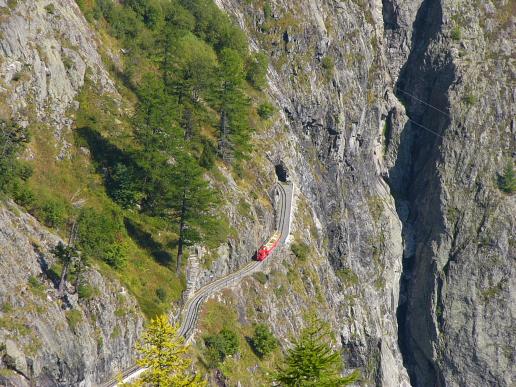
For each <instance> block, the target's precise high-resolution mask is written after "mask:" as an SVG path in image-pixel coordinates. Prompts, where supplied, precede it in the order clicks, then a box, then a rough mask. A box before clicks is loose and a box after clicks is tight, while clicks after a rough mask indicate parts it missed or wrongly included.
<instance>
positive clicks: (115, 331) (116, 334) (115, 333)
mask: <svg viewBox="0 0 516 387" xmlns="http://www.w3.org/2000/svg"><path fill="white" fill-rule="evenodd" d="M121 335H122V330H121V329H120V327H119V326H118V325H116V326H115V327H114V328H113V331H112V332H111V338H112V339H116V338H118V337H120V336H121Z"/></svg>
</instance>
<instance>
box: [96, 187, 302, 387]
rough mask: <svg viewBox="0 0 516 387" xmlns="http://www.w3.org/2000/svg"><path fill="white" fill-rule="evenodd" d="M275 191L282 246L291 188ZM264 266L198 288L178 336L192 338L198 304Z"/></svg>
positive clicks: (110, 386) (129, 375)
mask: <svg viewBox="0 0 516 387" xmlns="http://www.w3.org/2000/svg"><path fill="white" fill-rule="evenodd" d="M276 190H277V193H278V195H279V197H278V202H279V203H278V207H279V208H278V209H277V210H276V216H275V218H276V222H275V223H276V230H279V231H280V232H281V237H280V244H284V243H285V241H286V239H287V237H288V235H289V233H290V218H291V208H292V190H293V186H292V184H290V185H287V186H286V187H285V186H284V185H283V184H281V183H278V184H276ZM287 191H288V192H287ZM276 250H277V249H276ZM276 250H274V251H273V252H272V253H271V255H274V253H275V251H276ZM268 259H270V256H269V257H268ZM264 263H265V261H263V262H259V261H251V262H249V263H248V264H247V265H245V266H243V267H241V268H240V269H239V270H237V271H235V272H233V273H231V274H228V275H227V276H225V277H222V278H219V279H217V280H215V281H213V282H210V283H209V284H206V285H204V286H203V287H201V288H199V289H198V290H197V291H196V292H195V293H194V295H193V296H192V297H191V298H190V299H189V300H188V301H187V302H186V303H185V305H184V307H183V309H182V313H181V317H182V318H181V326H180V328H179V331H178V333H179V334H180V335H181V336H183V337H184V338H185V341H186V342H188V341H189V340H190V338H191V337H192V335H193V333H194V331H195V327H196V324H197V321H198V319H199V314H200V311H201V307H202V304H203V303H204V301H205V300H206V299H207V298H208V297H209V296H211V295H212V294H215V293H217V292H218V291H220V290H222V289H224V288H227V287H229V286H233V285H235V284H237V283H238V282H240V281H241V280H242V279H243V278H244V277H247V276H249V275H251V274H253V273H254V272H256V271H259V270H260V269H261V267H262V266H263V265H264ZM144 370H145V369H144V368H142V367H140V366H138V365H134V366H132V367H130V368H128V369H126V370H124V371H123V372H122V380H123V381H124V382H128V381H131V380H133V379H135V378H136V377H137V376H138V375H139V374H140V373H142V372H143V371H144ZM117 383H118V381H117V380H115V379H112V380H110V381H109V382H107V383H104V384H102V385H101V386H102V387H114V386H116V385H117Z"/></svg>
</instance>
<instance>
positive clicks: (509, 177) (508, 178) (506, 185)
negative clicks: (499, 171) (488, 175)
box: [500, 160, 516, 194]
mask: <svg viewBox="0 0 516 387" xmlns="http://www.w3.org/2000/svg"><path fill="white" fill-rule="evenodd" d="M501 180H502V181H501V184H500V188H501V190H502V191H503V192H505V193H509V194H510V193H513V192H514V191H516V175H515V173H514V167H513V162H512V160H509V161H508V162H507V165H506V166H505V168H504V170H503V176H502V179H501Z"/></svg>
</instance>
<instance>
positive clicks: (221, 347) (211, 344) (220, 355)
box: [204, 328, 239, 367]
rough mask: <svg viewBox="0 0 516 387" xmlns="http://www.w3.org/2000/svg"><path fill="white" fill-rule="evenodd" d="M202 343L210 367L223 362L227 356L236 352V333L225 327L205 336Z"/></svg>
mask: <svg viewBox="0 0 516 387" xmlns="http://www.w3.org/2000/svg"><path fill="white" fill-rule="evenodd" d="M204 344H205V345H206V348H207V351H206V352H205V356H206V357H207V358H208V359H209V363H210V364H209V365H210V366H211V367H214V366H216V365H217V364H219V363H221V362H223V361H224V359H225V358H226V357H227V356H231V355H234V354H235V353H237V351H238V347H239V342H238V337H237V335H236V333H235V332H233V331H231V330H229V329H226V328H224V329H222V330H221V331H220V332H219V333H218V334H216V335H212V336H207V337H205V338H204Z"/></svg>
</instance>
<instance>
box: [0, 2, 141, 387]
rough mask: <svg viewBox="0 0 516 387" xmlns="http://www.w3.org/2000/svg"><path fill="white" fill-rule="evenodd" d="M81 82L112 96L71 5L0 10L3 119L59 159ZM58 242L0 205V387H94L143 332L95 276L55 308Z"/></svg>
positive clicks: (109, 283)
mask: <svg viewBox="0 0 516 387" xmlns="http://www.w3.org/2000/svg"><path fill="white" fill-rule="evenodd" d="M87 73H88V74H89V77H90V78H91V79H92V81H93V82H95V83H96V84H97V85H98V86H99V87H100V88H101V89H102V90H103V92H106V93H111V94H115V95H116V90H115V88H114V86H113V83H112V81H111V80H110V79H109V77H108V75H107V74H108V73H107V71H106V70H105V69H104V65H103V63H102V60H101V58H100V55H99V53H98V46H97V43H96V38H95V35H94V33H93V32H92V31H91V30H90V29H89V26H88V24H87V22H86V21H85V20H84V17H83V16H82V14H81V13H80V11H79V8H78V7H77V6H76V4H75V2H74V1H66V0H64V1H53V2H48V1H7V2H6V1H0V117H1V118H10V119H14V120H15V121H17V122H18V123H20V124H21V125H23V126H27V125H31V127H32V128H37V130H39V131H45V133H44V134H42V135H43V136H47V137H48V138H52V137H53V138H54V143H55V144H56V146H57V147H58V149H59V152H58V153H59V156H58V157H59V158H65V157H67V152H66V151H67V149H68V147H69V144H68V142H67V138H68V139H69V136H70V128H71V127H72V125H73V120H72V118H71V117H70V115H69V112H71V111H73V109H75V108H76V107H77V103H76V102H74V99H75V97H76V96H77V93H78V92H79V91H80V89H81V87H82V86H83V84H84V80H85V75H86V74H87ZM33 130H36V129H33ZM27 157H28V158H31V157H32V156H31V152H30V151H29V152H28V155H27ZM58 241H59V238H58V237H57V236H56V235H54V234H52V233H50V232H49V231H48V230H46V228H45V227H44V226H42V225H40V224H39V223H38V222H37V221H36V220H35V219H34V218H33V217H31V216H29V215H27V214H25V213H23V211H22V210H21V209H20V208H19V207H17V206H15V205H14V204H6V205H4V204H2V205H0V308H1V311H0V359H1V360H0V385H16V386H25V385H38V386H47V385H52V386H54V385H62V386H71V385H96V384H98V383H100V382H102V381H105V380H106V379H107V378H109V377H111V375H112V373H113V372H114V371H115V370H120V369H124V368H126V367H127V366H129V365H131V364H132V361H133V360H132V357H133V348H134V343H135V340H136V339H137V337H138V336H139V334H140V332H141V330H142V326H143V316H142V315H141V312H140V311H139V307H138V305H137V303H136V301H135V300H134V298H133V297H131V296H130V295H129V294H127V292H126V290H125V289H124V288H123V287H122V286H121V285H120V283H118V282H117V281H114V280H108V279H106V278H104V277H103V276H101V274H100V273H99V272H98V271H97V270H95V269H93V268H90V269H87V270H86V272H85V273H84V278H83V280H84V283H86V284H88V285H89V286H91V288H92V289H96V290H94V292H93V293H92V294H89V295H88V296H87V297H84V298H81V299H79V297H78V295H77V294H74V290H73V287H70V289H69V290H70V292H71V294H69V296H68V297H67V298H66V299H65V300H64V301H63V300H61V299H60V298H59V297H58V295H57V292H56V286H57V281H58V279H57V278H56V275H55V271H56V267H57V266H56V262H55V259H54V257H53V255H52V254H51V253H50V252H49V251H50V249H51V248H53V247H54V246H55V244H56V243H57V242H58Z"/></svg>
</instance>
